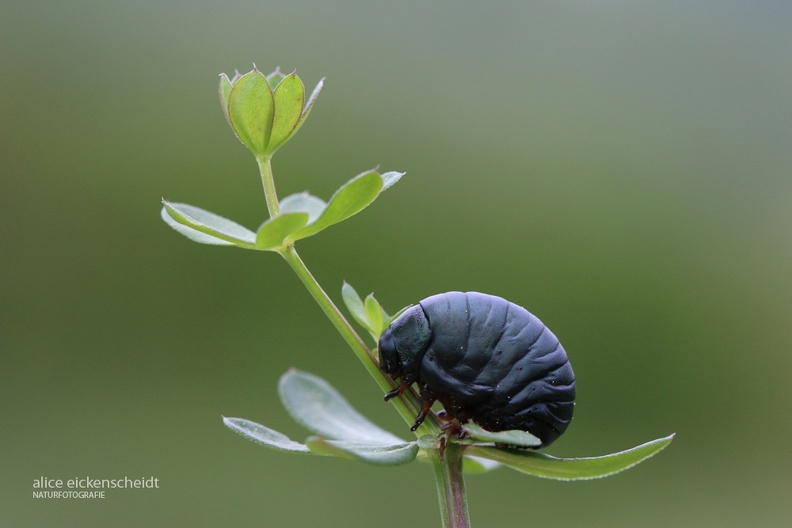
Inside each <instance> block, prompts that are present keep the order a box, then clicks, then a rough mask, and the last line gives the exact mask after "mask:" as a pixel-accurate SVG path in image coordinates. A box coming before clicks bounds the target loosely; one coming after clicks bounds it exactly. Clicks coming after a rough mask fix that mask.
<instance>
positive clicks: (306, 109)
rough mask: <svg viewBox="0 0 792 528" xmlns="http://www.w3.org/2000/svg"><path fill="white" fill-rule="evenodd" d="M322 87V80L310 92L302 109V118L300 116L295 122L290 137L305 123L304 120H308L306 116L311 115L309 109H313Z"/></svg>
mask: <svg viewBox="0 0 792 528" xmlns="http://www.w3.org/2000/svg"><path fill="white" fill-rule="evenodd" d="M322 86H324V78H322V79H320V80H319V82H318V83H317V84H316V87H315V88H314V89H313V92H311V96H310V97H309V98H308V101H306V103H305V106H304V107H303V111H302V116H300V120H299V121H298V122H297V126H296V127H294V131H293V132H292V135H294V134H296V133H297V131H298V130H300V127H301V126H302V125H303V123H305V120H306V119H307V118H308V114H310V113H311V109H312V108H313V104H314V102H315V101H316V98H317V97H319V92H321V91H322Z"/></svg>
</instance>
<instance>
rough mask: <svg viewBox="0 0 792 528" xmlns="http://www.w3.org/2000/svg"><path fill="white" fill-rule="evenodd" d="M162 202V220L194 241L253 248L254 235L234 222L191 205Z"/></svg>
mask: <svg viewBox="0 0 792 528" xmlns="http://www.w3.org/2000/svg"><path fill="white" fill-rule="evenodd" d="M162 203H163V204H164V206H165V207H164V208H163V211H162V218H163V220H165V222H166V223H167V224H168V225H170V226H171V227H172V228H174V229H176V230H177V231H179V232H180V233H181V234H183V235H185V236H187V237H189V238H191V239H192V240H195V241H196V242H201V243H204V244H217V245H235V246H239V247H244V248H248V249H254V248H255V241H256V235H255V234H253V232H252V231H250V230H249V229H247V228H245V227H243V226H241V225H239V224H237V223H236V222H232V221H231V220H228V219H227V218H223V217H222V216H218V215H216V214H214V213H210V212H209V211H205V210H203V209H201V208H199V207H195V206H192V205H188V204H182V203H170V202H167V201H165V200H162ZM177 226H179V227H177ZM201 235H203V236H201ZM213 239H214V240H213Z"/></svg>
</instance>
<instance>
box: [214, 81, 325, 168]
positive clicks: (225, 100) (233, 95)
mask: <svg viewBox="0 0 792 528" xmlns="http://www.w3.org/2000/svg"><path fill="white" fill-rule="evenodd" d="M323 82H324V79H322V80H321V81H319V84H317V85H316V88H314V91H313V93H312V94H311V96H310V97H309V98H308V101H305V87H304V86H303V83H302V81H301V80H300V78H299V77H297V73H296V72H292V73H290V74H288V75H283V74H282V73H281V71H280V69H276V70H275V71H274V72H272V73H271V74H269V75H266V76H265V75H264V74H262V73H261V72H260V71H258V70H257V69H256V68H255V67H254V68H253V71H250V72H248V73H246V74H244V75H241V74H240V73H239V72H236V74H235V75H234V76H233V77H232V78H230V79H229V78H228V76H227V75H226V74H225V73H222V74H220V105H221V106H222V107H223V113H224V114H225V117H226V120H227V121H228V124H229V125H231V128H232V129H233V130H234V133H235V134H236V136H237V137H238V138H239V140H240V141H242V143H244V144H245V146H246V147H247V148H249V149H250V150H251V152H253V154H255V155H256V156H257V157H265V158H269V157H271V156H272V154H273V153H274V152H275V151H276V150H277V149H278V148H280V146H281V145H283V144H284V143H286V141H288V140H289V138H291V137H292V136H293V135H294V134H295V133H296V132H297V130H299V128H300V127H301V126H302V124H303V122H304V121H305V118H306V117H308V113H309V112H310V110H311V107H312V106H313V102H314V100H316V97H317V96H318V95H319V91H320V90H321V89H322V84H323Z"/></svg>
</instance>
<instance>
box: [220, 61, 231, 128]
mask: <svg viewBox="0 0 792 528" xmlns="http://www.w3.org/2000/svg"><path fill="white" fill-rule="evenodd" d="M232 87H233V84H232V83H231V79H229V78H228V75H226V74H225V73H221V74H220V106H221V107H222V108H223V115H224V116H225V118H226V121H228V124H229V125H231V119H230V118H229V117H228V96H229V95H231V88H232ZM231 126H232V128H233V125H231Z"/></svg>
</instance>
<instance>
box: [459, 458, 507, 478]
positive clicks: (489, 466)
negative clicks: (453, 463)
mask: <svg viewBox="0 0 792 528" xmlns="http://www.w3.org/2000/svg"><path fill="white" fill-rule="evenodd" d="M499 467H501V464H500V463H498V462H495V461H494V460H488V459H486V458H480V457H472V456H465V457H464V458H463V459H462V470H463V471H464V472H465V473H467V474H469V475H475V474H478V473H486V472H488V471H492V470H493V469H498V468H499Z"/></svg>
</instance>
